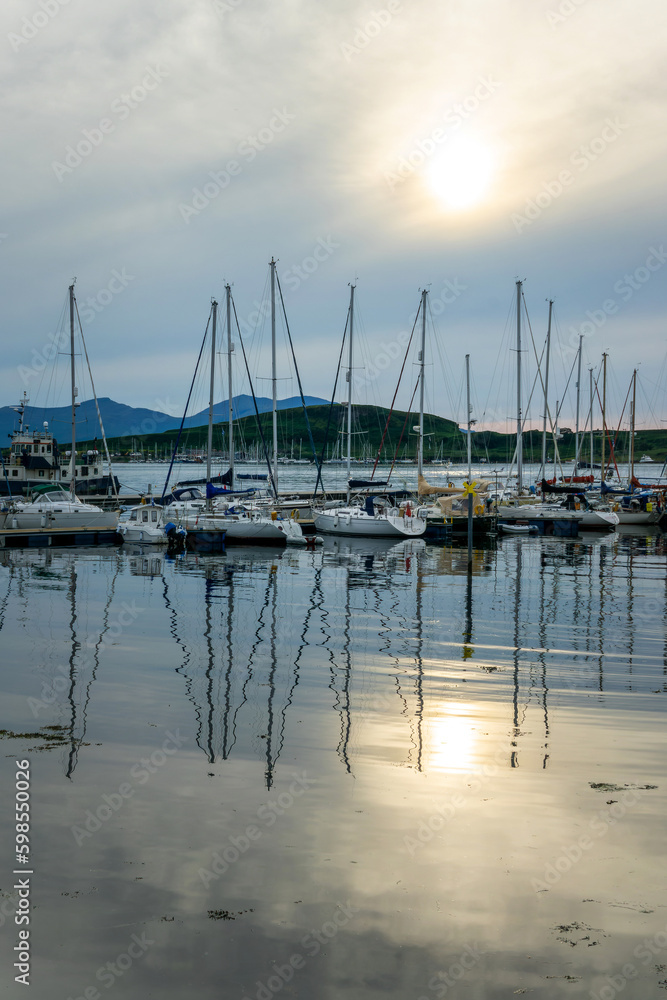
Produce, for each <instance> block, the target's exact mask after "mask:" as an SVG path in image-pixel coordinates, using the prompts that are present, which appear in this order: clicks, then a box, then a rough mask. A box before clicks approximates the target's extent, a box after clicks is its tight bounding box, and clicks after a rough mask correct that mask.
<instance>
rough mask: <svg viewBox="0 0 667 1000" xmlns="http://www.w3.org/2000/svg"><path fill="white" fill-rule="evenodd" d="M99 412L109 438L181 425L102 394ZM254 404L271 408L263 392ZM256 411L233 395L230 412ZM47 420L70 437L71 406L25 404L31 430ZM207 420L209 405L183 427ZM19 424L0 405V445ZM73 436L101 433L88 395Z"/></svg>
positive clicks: (222, 414)
mask: <svg viewBox="0 0 667 1000" xmlns="http://www.w3.org/2000/svg"><path fill="white" fill-rule="evenodd" d="M305 400H306V406H321V405H323V404H324V405H327V404H328V402H329V400H327V399H320V398H319V397H318V396H306V397H305ZM99 405H100V413H101V414H102V421H103V423H104V431H105V433H106V436H107V437H108V438H119V437H138V436H139V435H141V434H159V433H161V432H162V431H169V430H174V429H175V428H178V427H180V424H181V417H180V416H178V417H172V416H169V414H167V413H162V412H161V411H160V410H146V409H144V408H143V407H136V406H126V405H125V404H124V403H116V402H115V401H114V400H113V399H109V398H108V397H102V398H101V399H100V400H99ZM296 406H298V407H300V406H301V399H300V397H299V396H291V397H290V398H289V399H279V400H278V409H279V410H289V409H292V408H293V407H296ZM257 408H258V410H259V412H260V413H267V412H268V411H270V409H271V400H270V399H267V398H266V397H264V396H261V397H257ZM254 412H255V409H254V406H253V402H252V396H245V395H243V396H234V403H233V413H234V417H235V418H240V417H247V416H249V415H251V414H253V413H254ZM213 419H214V421H215V422H216V423H220V422H221V421H227V420H228V419H229V405H228V401H227V400H226V399H225V400H223V401H222V402H221V403H216V404H215V406H214V408H213ZM45 420H46V421H48V424H49V430H50V431H51V433H52V434H53V436H54V437H55V438H56V439H57V440H58V442H59V443H60V444H67V443H68V442H70V441H71V440H72V427H71V408H70V407H69V406H56V407H51V408H48V407H47V408H43V407H37V406H26V410H25V421H26V423H27V424H28V426H29V427H30V428H31V429H32V430H42V425H43V423H44V421H45ZM207 423H208V407H206V409H204V410H201V411H200V412H199V413H195V414H193V416H191V417H188V418H187V420H186V421H185V426H186V427H201V426H203V425H204V424H207ZM17 428H18V414H17V413H16V412H15V411H14V409H13V407H11V406H3V407H0V445H1V446H2V447H6V446H7V445H8V444H9V441H8V438H9V437H10V436H11V433H12V431H14V430H16V429H17ZM76 436H77V440H79V441H90V440H92V439H93V438H95V437H98V438H99V437H101V435H100V427H99V422H98V419H97V413H96V411H95V401H94V400H93V399H87V400H85V401H84V402H83V403H81V404H80V406H79V407H78V409H77V420H76Z"/></svg>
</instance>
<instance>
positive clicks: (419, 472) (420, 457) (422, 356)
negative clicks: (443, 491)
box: [417, 289, 428, 476]
mask: <svg viewBox="0 0 667 1000" xmlns="http://www.w3.org/2000/svg"><path fill="white" fill-rule="evenodd" d="M427 295H428V292H427V291H426V289H424V290H423V291H422V343H421V351H420V352H419V366H420V372H419V449H418V451H417V475H419V476H421V475H422V474H423V471H424V374H425V369H424V362H425V351H426V296H427Z"/></svg>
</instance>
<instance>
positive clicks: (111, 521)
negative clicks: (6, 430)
mask: <svg viewBox="0 0 667 1000" xmlns="http://www.w3.org/2000/svg"><path fill="white" fill-rule="evenodd" d="M75 315H76V300H75V297H74V285H73V284H72V285H70V287H69V321H70V358H71V364H70V382H71V386H70V389H71V401H72V424H71V426H72V443H71V448H70V463H69V468H68V470H65V469H59V468H58V454H57V451H54V443H53V439H52V437H51V436H50V435H49V433H48V429H47V426H46V425H45V427H44V431H43V433H42V435H41V436H39V435H38V436H37V438H35V437H34V436H33V437H32V451H31V452H28V451H27V450H26V449H27V447H28V446H27V445H26V447H25V448H24V449H23V452H24V454H23V455H22V462H23V463H24V468H25V469H26V470H28V469H31V468H35V465H33V461H34V462H36V463H37V464H36V470H37V472H38V473H40V472H42V473H43V474H44V478H46V473H47V472H51V473H52V475H53V476H54V481H53V482H44V481H42V482H41V483H40V484H39V485H37V486H34V487H32V489H31V491H30V500H29V501H28V502H23V501H20V500H16V501H14V502H13V506H12V509H11V511H10V512H9V513H8V515H7V518H6V523H9V524H10V525H11V527H12V528H20V529H30V528H72V529H77V528H90V529H95V530H107V531H108V530H109V529H111V530H114V529H115V528H116V527H117V525H118V517H119V513H120V512H119V511H118V510H113V511H110V510H107V511H105V510H102V508H101V507H97V506H95V505H94V504H88V503H84V502H83V501H82V500H80V499H79V497H78V496H77V495H76V490H77V472H78V467H77V464H76V407H77V402H76V397H77V395H78V389H77V387H76V373H75V364H74V361H75V350H74V325H75V322H74V320H75ZM84 352H85V344H84ZM86 357H87V352H86ZM25 400H26V397H25V393H24V403H23V405H22V406H21V405H19V411H20V418H21V421H20V422H21V428H22V430H21V432H20V433H23V423H24V421H23V416H24V413H25ZM96 403H97V399H96ZM98 414H99V408H98ZM100 426H101V418H100ZM101 429H102V436H103V438H104V429H103V428H101ZM25 430H26V431H27V428H26V429H25ZM104 443H105V446H106V440H105V441H104ZM13 447H19V446H18V445H13ZM38 451H39V455H38V454H37V452H38ZM107 454H108V453H107ZM42 458H43V459H44V463H43V464H44V465H46V466H47V467H46V468H42V467H40V466H41V465H42ZM49 461H50V463H51V466H50V467H49ZM57 468H58V472H59V476H58V479H57V480H56V479H55V474H56V469H57ZM10 471H14V470H12V469H11V468H10ZM86 472H88V468H86ZM49 478H50V477H49ZM65 480H67V481H68V484H69V490H67V489H66V488H65ZM114 490H115V485H114Z"/></svg>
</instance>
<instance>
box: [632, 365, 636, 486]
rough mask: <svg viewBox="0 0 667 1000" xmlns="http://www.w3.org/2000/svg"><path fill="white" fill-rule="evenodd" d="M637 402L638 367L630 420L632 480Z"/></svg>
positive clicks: (633, 385) (633, 387) (634, 378)
mask: <svg viewBox="0 0 667 1000" xmlns="http://www.w3.org/2000/svg"><path fill="white" fill-rule="evenodd" d="M636 402H637V369H636V368H635V370H634V371H633V373H632V420H631V421H630V480H632V479H633V478H634V475H635V403H636Z"/></svg>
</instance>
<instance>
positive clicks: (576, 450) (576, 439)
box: [572, 333, 584, 476]
mask: <svg viewBox="0 0 667 1000" xmlns="http://www.w3.org/2000/svg"><path fill="white" fill-rule="evenodd" d="M583 343H584V335H583V333H580V334H579V365H578V367H577V422H576V424H575V428H576V429H575V432H574V470H573V472H572V475H573V476H576V474H577V464H578V462H579V396H580V387H581V354H582V345H583Z"/></svg>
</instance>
